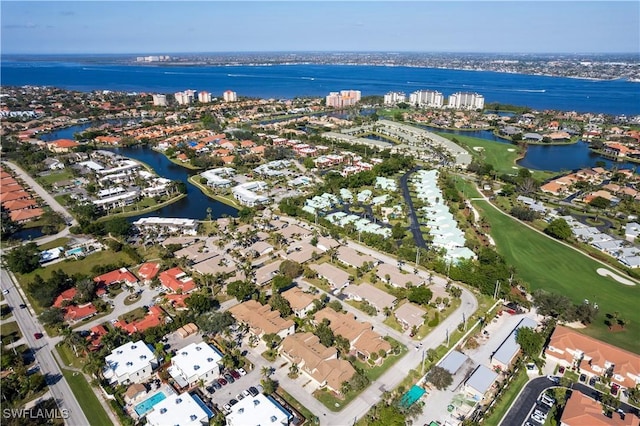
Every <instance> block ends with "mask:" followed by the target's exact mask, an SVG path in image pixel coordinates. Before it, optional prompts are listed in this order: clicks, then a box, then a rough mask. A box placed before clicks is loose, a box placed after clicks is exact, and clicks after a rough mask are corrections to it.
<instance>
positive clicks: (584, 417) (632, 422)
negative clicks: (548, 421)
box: [560, 392, 640, 426]
mask: <svg viewBox="0 0 640 426" xmlns="http://www.w3.org/2000/svg"><path fill="white" fill-rule="evenodd" d="M638 424H640V420H638V417H636V416H635V415H633V414H631V413H629V414H627V415H625V416H624V418H622V416H620V414H618V413H613V415H612V416H611V417H607V416H605V415H604V412H603V411H602V404H601V403H600V402H598V401H595V400H593V399H591V398H589V397H588V396H586V395H584V394H583V393H581V392H572V393H571V396H570V397H569V399H568V400H567V403H566V405H565V406H564V410H563V411H562V417H561V418H560V426H584V425H589V426H638Z"/></svg>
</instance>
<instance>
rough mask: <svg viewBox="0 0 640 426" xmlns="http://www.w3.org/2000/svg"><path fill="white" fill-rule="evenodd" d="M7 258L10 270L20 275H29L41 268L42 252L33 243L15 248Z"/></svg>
mask: <svg viewBox="0 0 640 426" xmlns="http://www.w3.org/2000/svg"><path fill="white" fill-rule="evenodd" d="M5 258H6V262H7V266H8V267H9V269H11V270H12V271H13V272H17V273H19V274H27V273H29V272H31V271H34V270H35V269H37V268H38V266H40V250H38V246H37V245H36V243H33V242H31V243H27V244H25V245H23V246H18V247H16V248H14V249H13V250H11V251H9V253H8V254H7V255H6V256H5Z"/></svg>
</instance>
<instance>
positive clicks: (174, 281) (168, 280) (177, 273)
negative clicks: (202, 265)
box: [159, 266, 197, 294]
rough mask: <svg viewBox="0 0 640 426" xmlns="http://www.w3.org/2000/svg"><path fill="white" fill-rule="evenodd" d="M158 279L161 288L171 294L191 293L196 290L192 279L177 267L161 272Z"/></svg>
mask: <svg viewBox="0 0 640 426" xmlns="http://www.w3.org/2000/svg"><path fill="white" fill-rule="evenodd" d="M159 279H160V283H161V284H162V286H163V287H164V288H165V289H167V291H170V292H173V293H182V294H185V293H191V292H192V291H194V290H195V289H196V288H197V287H196V284H195V282H194V281H193V278H191V277H190V276H188V275H187V274H186V273H185V272H184V271H183V270H182V269H180V267H178V266H176V267H175V268H171V269H169V270H166V271H164V272H161V273H160V275H159Z"/></svg>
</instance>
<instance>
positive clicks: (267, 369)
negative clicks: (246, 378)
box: [260, 365, 272, 379]
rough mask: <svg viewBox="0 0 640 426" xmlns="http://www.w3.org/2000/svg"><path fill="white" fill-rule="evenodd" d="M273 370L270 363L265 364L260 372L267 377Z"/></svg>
mask: <svg viewBox="0 0 640 426" xmlns="http://www.w3.org/2000/svg"><path fill="white" fill-rule="evenodd" d="M271 373H272V370H271V367H270V366H268V365H265V366H263V367H262V368H261V369H260V374H261V375H262V377H264V378H265V379H267V378H269V376H270V375H271Z"/></svg>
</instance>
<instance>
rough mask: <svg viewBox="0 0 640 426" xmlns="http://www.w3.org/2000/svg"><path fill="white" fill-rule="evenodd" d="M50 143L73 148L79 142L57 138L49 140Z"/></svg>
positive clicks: (59, 146)
mask: <svg viewBox="0 0 640 426" xmlns="http://www.w3.org/2000/svg"><path fill="white" fill-rule="evenodd" d="M51 145H54V146H57V147H58V148H75V147H76V146H78V145H80V144H79V143H78V142H76V141H74V140H71V139H57V140H55V141H53V142H51Z"/></svg>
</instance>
